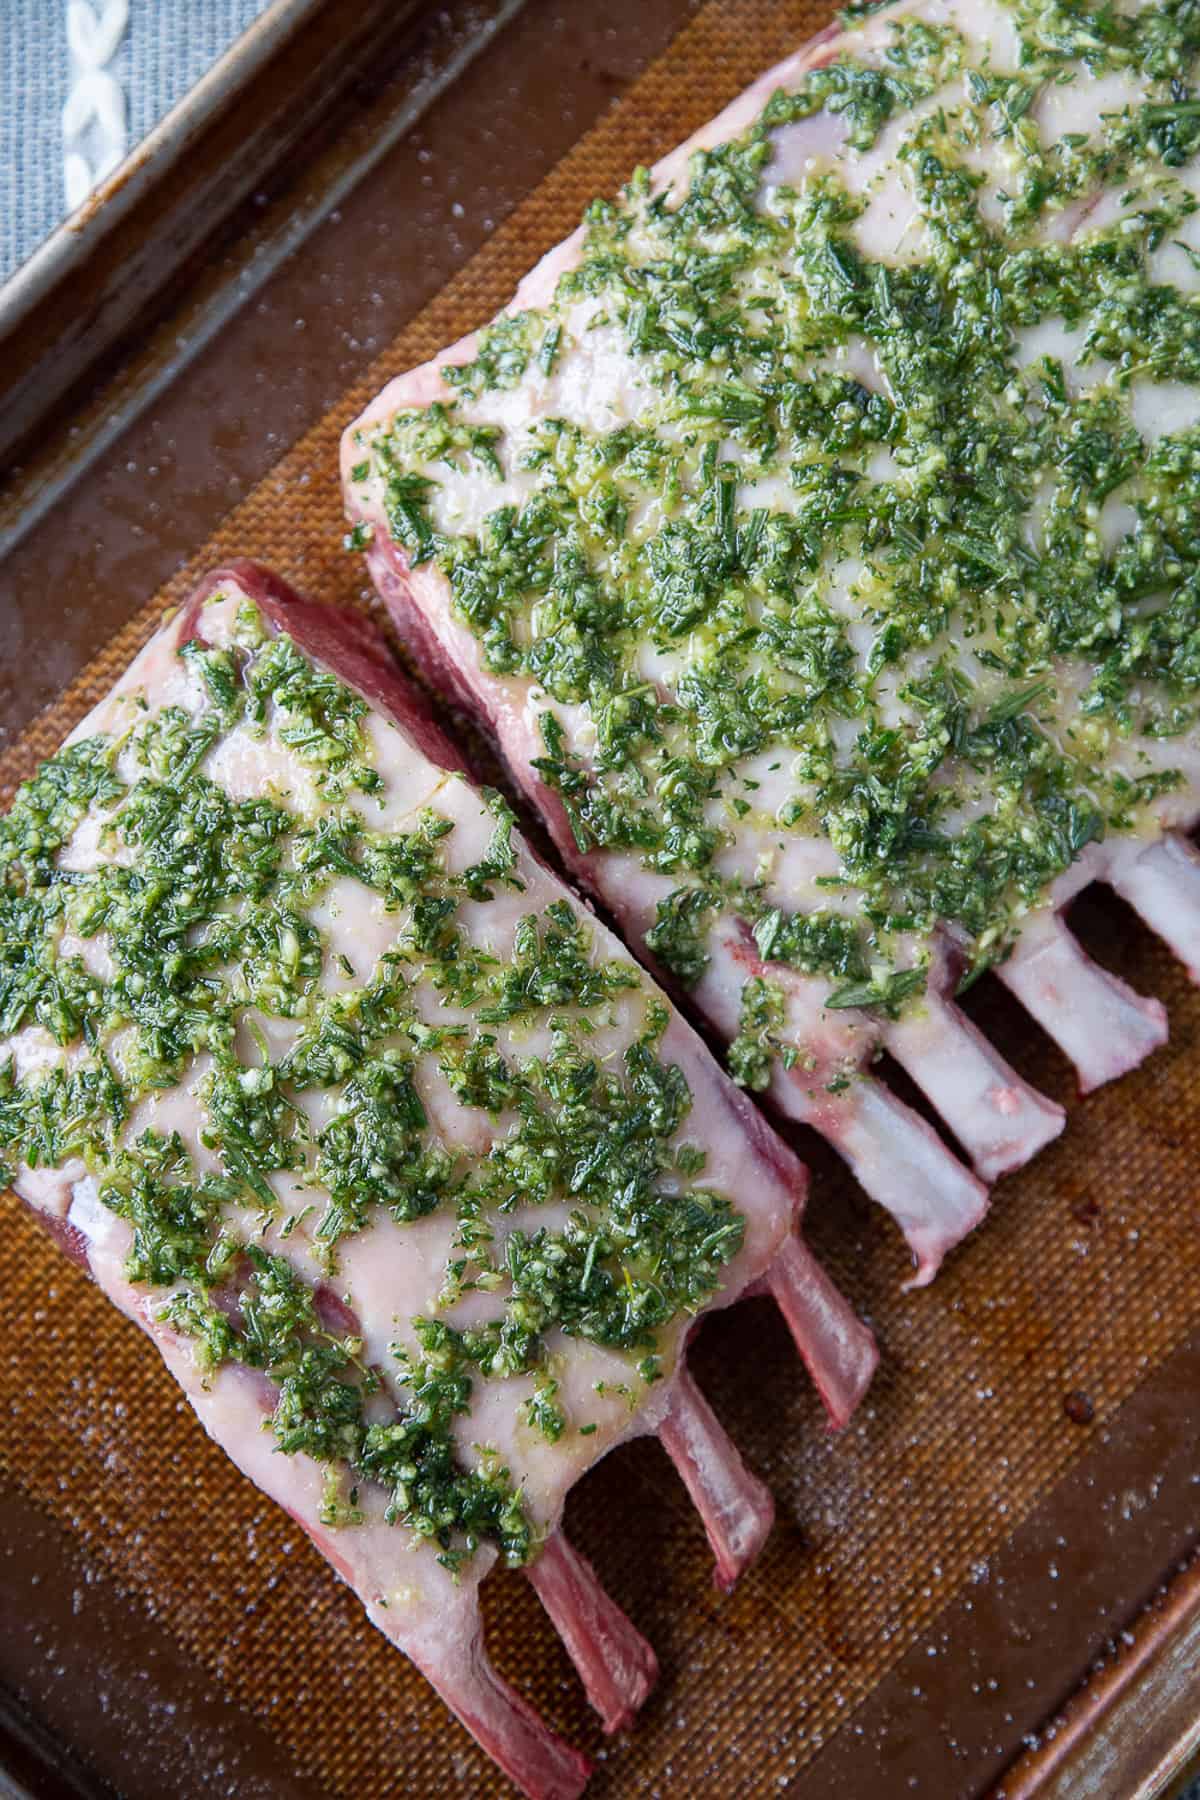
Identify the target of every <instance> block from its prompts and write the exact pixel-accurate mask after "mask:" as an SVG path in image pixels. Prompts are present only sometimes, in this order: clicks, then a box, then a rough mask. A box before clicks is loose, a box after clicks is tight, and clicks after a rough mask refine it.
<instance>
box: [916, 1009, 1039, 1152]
mask: <svg viewBox="0 0 1200 1800" xmlns="http://www.w3.org/2000/svg"><path fill="white" fill-rule="evenodd" d="M884 1042H885V1044H886V1045H887V1047H888V1049H889V1050H890V1051H891V1053H892V1055H893V1056H894V1057H895V1058H896V1060H897V1062H899V1063H901V1064H903V1066H904V1067H905V1068H906V1069H907V1070H908V1073H909V1074H910V1075H911V1076H912V1078H913V1080H914V1081H915V1082H916V1083H917V1085H918V1087H919V1088H920V1089H921V1090H922V1092H923V1093H924V1094H925V1095H926V1097H927V1098H928V1099H929V1101H930V1102H931V1104H932V1105H933V1106H935V1107H936V1108H937V1111H938V1113H939V1114H940V1116H941V1117H942V1118H943V1119H944V1120H945V1122H946V1124H947V1125H948V1126H949V1127H950V1129H951V1131H952V1132H953V1133H954V1135H955V1136H956V1137H957V1138H958V1140H959V1142H960V1143H961V1144H962V1146H963V1148H964V1149H965V1150H966V1152H967V1154H968V1156H969V1157H970V1159H971V1164H972V1167H973V1168H974V1170H975V1172H976V1174H977V1175H979V1176H980V1177H981V1179H982V1180H984V1181H987V1182H992V1181H995V1180H996V1179H997V1178H998V1177H999V1176H1001V1175H1004V1174H1006V1173H1007V1172H1008V1171H1009V1170H1010V1169H1019V1168H1022V1167H1023V1166H1024V1164H1025V1163H1027V1162H1029V1161H1030V1160H1031V1158H1033V1157H1034V1156H1036V1155H1037V1153H1038V1151H1039V1150H1041V1149H1043V1148H1044V1146H1045V1145H1046V1144H1048V1143H1050V1142H1051V1140H1052V1139H1053V1138H1056V1137H1057V1136H1058V1134H1059V1133H1060V1132H1061V1130H1062V1129H1063V1126H1064V1125H1065V1124H1066V1117H1067V1116H1066V1113H1065V1112H1064V1111H1063V1109H1062V1107H1061V1106H1059V1105H1058V1104H1057V1103H1056V1102H1055V1101H1053V1100H1048V1099H1047V1098H1046V1096H1045V1095H1044V1094H1039V1093H1038V1091H1037V1089H1036V1088H1034V1087H1031V1086H1030V1084H1029V1082H1027V1081H1025V1080H1023V1079H1022V1077H1021V1076H1020V1075H1018V1074H1017V1072H1016V1070H1015V1069H1013V1068H1011V1067H1010V1066H1009V1064H1008V1063H1006V1062H1005V1060H1004V1058H1003V1057H1002V1056H1001V1055H1000V1053H999V1051H998V1050H996V1049H995V1048H994V1047H993V1045H992V1044H991V1043H989V1041H988V1039H987V1038H986V1037H985V1036H984V1034H983V1032H982V1031H980V1030H979V1028H978V1026H976V1025H975V1024H973V1023H972V1021H971V1020H970V1019H968V1018H967V1016H966V1014H965V1013H963V1012H962V1011H961V1010H960V1008H959V1007H957V1006H956V1005H955V1004H954V1002H953V1001H952V1000H948V999H946V998H945V997H944V996H942V995H938V994H930V995H928V996H927V998H926V1003H925V1006H924V1008H923V1009H922V1011H921V1012H919V1013H914V1014H913V1016H912V1017H911V1018H908V1019H904V1020H902V1021H901V1022H900V1023H899V1024H896V1025H893V1026H891V1027H890V1028H889V1030H888V1031H887V1032H886V1034H885V1036H884Z"/></svg>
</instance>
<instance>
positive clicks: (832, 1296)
mask: <svg viewBox="0 0 1200 1800" xmlns="http://www.w3.org/2000/svg"><path fill="white" fill-rule="evenodd" d="M765 1286H766V1288H767V1290H768V1291H769V1292H770V1294H771V1295H772V1296H773V1298H774V1300H775V1303H776V1305H777V1306H778V1307H779V1310H780V1312H781V1313H782V1314H783V1316H784V1318H785V1320H786V1321H787V1325H788V1329H789V1330H790V1332H791V1334H792V1338H793V1340H794V1342H795V1345H796V1348H797V1350H798V1351H799V1352H800V1355H801V1357H802V1359H803V1361H804V1366H805V1367H806V1368H807V1370H808V1372H809V1374H810V1375H811V1376H812V1378H813V1381H814V1383H815V1385H816V1388H817V1391H818V1393H819V1394H820V1396H821V1399H822V1401H823V1402H824V1404H825V1410H826V1413H827V1414H828V1416H829V1424H830V1427H831V1429H832V1430H834V1431H841V1430H842V1429H843V1428H844V1427H845V1426H846V1425H847V1424H848V1423H849V1421H850V1418H851V1416H852V1415H853V1413H854V1409H855V1407H856V1406H857V1405H858V1403H859V1401H860V1400H861V1399H862V1397H863V1395H864V1394H865V1393H866V1391H867V1389H868V1387H870V1385H871V1378H872V1376H873V1375H874V1373H875V1369H876V1366H877V1365H878V1362H879V1349H878V1346H877V1345H876V1342H875V1338H874V1335H873V1333H872V1332H871V1330H870V1328H869V1327H868V1326H866V1325H864V1324H863V1322H862V1320H861V1319H860V1318H859V1317H858V1315H857V1314H856V1313H855V1312H854V1310H853V1309H852V1307H850V1305H849V1304H848V1303H847V1301H846V1300H845V1299H844V1298H843V1296H842V1294H841V1293H840V1292H839V1290H838V1289H837V1287H835V1285H834V1283H833V1282H832V1281H831V1280H830V1278H829V1276H828V1275H827V1274H826V1273H825V1271H824V1269H823V1268H822V1267H821V1265H820V1263H819V1262H818V1261H817V1259H816V1258H815V1257H814V1256H813V1255H811V1253H810V1252H809V1250H808V1248H807V1246H806V1245H805V1243H804V1240H803V1239H802V1238H801V1237H800V1236H799V1235H798V1234H797V1233H795V1232H792V1233H790V1234H789V1235H788V1236H787V1237H786V1238H785V1239H784V1241H783V1243H782V1245H781V1246H780V1249H779V1253H778V1255H777V1256H776V1258H775V1261H774V1262H773V1263H772V1264H771V1267H770V1269H769V1270H768V1271H767V1276H766V1283H765Z"/></svg>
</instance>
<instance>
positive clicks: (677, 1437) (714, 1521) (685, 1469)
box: [658, 1368, 775, 1593]
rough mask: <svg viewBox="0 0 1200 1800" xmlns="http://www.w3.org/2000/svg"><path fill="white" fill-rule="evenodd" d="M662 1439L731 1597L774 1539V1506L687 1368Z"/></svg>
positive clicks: (722, 1584) (719, 1581)
mask: <svg viewBox="0 0 1200 1800" xmlns="http://www.w3.org/2000/svg"><path fill="white" fill-rule="evenodd" d="M658 1437H659V1441H660V1443H661V1444H662V1446H663V1448H664V1450H665V1451H666V1452H667V1455H668V1456H669V1457H670V1458H671V1461H672V1462H673V1463H674V1464H675V1467H676V1469H677V1470H678V1471H679V1475H680V1478H681V1480H682V1481H683V1484H684V1486H685V1487H686V1488H687V1491H688V1493H689V1494H690V1495H691V1498H692V1501H693V1503H694V1505H695V1507H696V1510H697V1512H698V1513H699V1514H700V1517H701V1519H702V1520H703V1522H704V1529H705V1531H706V1532H707V1534H708V1541H709V1544H710V1545H711V1547H712V1553H713V1556H714V1557H715V1559H716V1567H715V1569H714V1570H713V1580H714V1582H715V1583H716V1585H717V1587H719V1588H720V1589H721V1590H722V1592H723V1593H728V1591H729V1589H730V1588H731V1587H732V1586H733V1584H734V1582H735V1581H736V1580H737V1578H738V1576H739V1575H741V1574H742V1572H743V1571H744V1570H745V1569H748V1568H749V1566H750V1564H751V1563H752V1562H753V1561H754V1559H755V1557H756V1556H757V1555H758V1553H759V1551H760V1550H761V1549H762V1547H763V1545H764V1544H765V1542H766V1540H767V1538H768V1537H769V1536H770V1532H771V1526H772V1525H773V1524H774V1522H775V1502H774V1500H773V1499H772V1498H771V1495H770V1493H769V1491H768V1490H767V1489H766V1488H765V1487H764V1486H763V1484H762V1482H761V1481H760V1480H759V1479H758V1477H757V1476H756V1475H752V1474H751V1473H750V1471H749V1469H747V1467H746V1465H745V1463H744V1462H743V1461H742V1459H741V1456H740V1455H739V1453H738V1450H737V1446H736V1445H735V1444H734V1442H733V1440H732V1439H731V1438H730V1436H729V1434H728V1433H727V1432H726V1430H725V1428H724V1426H723V1425H722V1424H721V1423H720V1421H719V1420H718V1419H717V1416H716V1414H715V1413H714V1412H713V1410H712V1407H711V1406H710V1405H709V1404H708V1401H707V1400H706V1399H705V1398H704V1396H703V1394H702V1393H701V1392H700V1390H699V1388H698V1387H697V1386H696V1384H695V1382H694V1381H693V1380H692V1378H691V1376H690V1374H689V1373H688V1371H687V1370H686V1369H685V1368H681V1369H680V1370H679V1372H678V1374H677V1375H676V1376H675V1381H674V1391H673V1393H672V1395H671V1403H670V1406H669V1407H668V1409H667V1411H666V1413H665V1414H664V1416H663V1419H662V1421H661V1423H660V1424H659V1427H658Z"/></svg>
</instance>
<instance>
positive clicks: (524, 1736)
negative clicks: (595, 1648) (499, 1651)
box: [409, 1633, 592, 1800]
mask: <svg viewBox="0 0 1200 1800" xmlns="http://www.w3.org/2000/svg"><path fill="white" fill-rule="evenodd" d="M458 1649H459V1651H460V1654H459V1655H457V1656H455V1657H448V1656H446V1655H445V1654H444V1651H445V1646H444V1645H443V1646H439V1653H438V1654H437V1655H434V1656H430V1657H425V1656H423V1655H421V1653H420V1652H419V1651H418V1650H413V1649H412V1648H410V1649H409V1654H410V1655H411V1656H412V1659H413V1661H414V1662H415V1663H416V1664H417V1666H418V1668H420V1669H421V1671H422V1673H423V1674H424V1675H425V1676H426V1677H427V1678H428V1679H429V1681H431V1682H432V1684H433V1686H434V1687H435V1688H436V1689H437V1691H438V1693H439V1694H440V1695H441V1696H442V1699H443V1700H444V1701H445V1702H446V1704H447V1706H449V1707H450V1709H451V1711H452V1712H454V1713H455V1714H456V1715H457V1716H458V1718H459V1719H461V1721H462V1723H463V1724H464V1725H465V1726H466V1728H467V1730H468V1731H469V1732H470V1733H471V1734H472V1736H473V1737H474V1738H475V1739H476V1740H477V1742H478V1743H479V1744H480V1746H481V1747H482V1748H483V1749H484V1750H486V1751H487V1753H488V1755H489V1756H490V1757H491V1758H492V1759H493V1761H495V1762H497V1763H499V1765H500V1767H501V1768H502V1769H503V1770H504V1773H505V1774H506V1775H507V1776H508V1777H509V1778H510V1779H511V1780H512V1781H514V1782H515V1783H516V1785H517V1786H518V1787H519V1788H520V1790H521V1792H522V1793H523V1794H524V1795H526V1797H527V1800H578V1796H579V1795H580V1794H582V1792H583V1790H584V1788H585V1787H586V1786H587V1783H588V1778H589V1776H590V1775H591V1773H592V1765H591V1763H590V1762H589V1760H588V1758H587V1757H586V1756H583V1755H582V1754H581V1753H580V1752H579V1751H578V1750H574V1749H572V1748H571V1746H570V1744H568V1743H566V1742H565V1741H564V1740H563V1739H562V1738H560V1737H559V1735H558V1733H557V1732H555V1731H551V1729H550V1727H549V1726H548V1725H547V1724H546V1722H545V1720H544V1719H543V1718H542V1717H541V1715H540V1713H538V1712H537V1711H536V1710H535V1709H534V1708H533V1707H532V1706H531V1705H530V1704H529V1702H528V1700H524V1699H522V1697H521V1695H520V1694H518V1693H517V1692H516V1690H515V1689H514V1688H512V1687H510V1686H509V1684H508V1682H507V1681H505V1680H504V1678H503V1676H501V1675H498V1674H497V1673H496V1671H495V1669H494V1668H493V1667H492V1665H491V1662H490V1661H489V1659H488V1655H487V1652H486V1651H485V1650H484V1647H483V1638H482V1634H481V1633H476V1635H475V1636H474V1637H473V1638H472V1639H471V1640H470V1641H469V1642H468V1643H466V1644H460V1645H459V1646H458Z"/></svg>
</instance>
